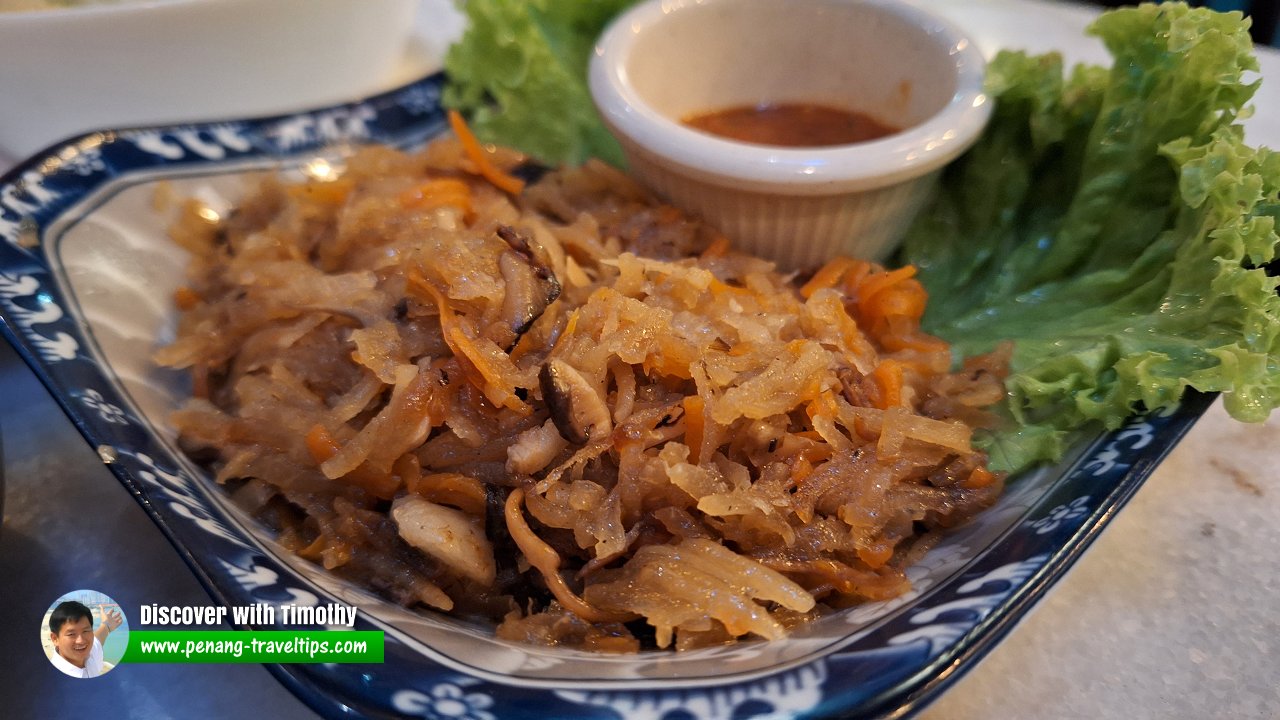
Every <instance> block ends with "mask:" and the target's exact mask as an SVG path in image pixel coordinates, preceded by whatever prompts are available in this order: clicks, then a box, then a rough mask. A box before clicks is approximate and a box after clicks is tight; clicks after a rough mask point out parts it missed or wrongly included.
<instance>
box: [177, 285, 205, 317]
mask: <svg viewBox="0 0 1280 720" xmlns="http://www.w3.org/2000/svg"><path fill="white" fill-rule="evenodd" d="M173 304H174V305H177V306H178V309H179V310H183V311H188V310H191V309H193V308H195V306H197V305H199V304H200V296H199V295H197V294H196V291H195V290H192V289H191V288H189V287H186V286H183V287H180V288H178V289H177V290H174V291H173Z"/></svg>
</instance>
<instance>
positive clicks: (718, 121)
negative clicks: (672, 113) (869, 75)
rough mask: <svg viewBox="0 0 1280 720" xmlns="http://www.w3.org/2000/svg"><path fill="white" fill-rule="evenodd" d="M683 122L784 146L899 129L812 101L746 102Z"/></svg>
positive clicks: (733, 136)
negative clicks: (758, 103)
mask: <svg viewBox="0 0 1280 720" xmlns="http://www.w3.org/2000/svg"><path fill="white" fill-rule="evenodd" d="M681 122H683V123H684V124H685V125H688V126H689V127H692V128H694V129H697V130H701V131H703V132H707V133H711V134H712V135H719V136H721V137H726V138H729V139H731V140H740V141H742V142H747V143H754V144H757V145H781V146H784V147H821V146H824V145H847V144H849V143H856V142H864V141H866V140H875V139H876V138H881V137H884V136H886V135H892V134H893V133H896V132H898V130H899V128H895V127H891V126H889V125H885V124H884V123H882V122H880V121H878V120H876V119H875V118H872V117H869V116H867V115H864V114H862V113H860V112H856V111H853V110H843V109H840V108H835V107H830V106H827V105H816V104H811V103H777V104H772V103H764V104H760V105H742V106H738V107H731V108H726V109H724V110H714V111H711V112H706V113H696V114H693V115H690V116H688V117H686V118H684V119H683V120H682V121H681Z"/></svg>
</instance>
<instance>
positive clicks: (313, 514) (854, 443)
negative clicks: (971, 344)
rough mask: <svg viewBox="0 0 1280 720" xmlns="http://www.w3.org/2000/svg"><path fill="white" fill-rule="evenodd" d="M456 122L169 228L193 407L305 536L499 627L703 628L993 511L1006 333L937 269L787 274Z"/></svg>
mask: <svg viewBox="0 0 1280 720" xmlns="http://www.w3.org/2000/svg"><path fill="white" fill-rule="evenodd" d="M455 129H457V130H458V131H459V132H458V135H457V137H452V136H451V137H450V138H447V139H443V140H439V141H436V142H435V143H433V144H432V145H430V146H429V147H427V148H425V149H424V150H422V151H419V152H416V153H412V154H406V153H402V152H400V151H398V150H393V149H389V148H382V147H369V148H365V149H362V150H360V151H359V152H358V153H357V154H355V155H354V156H353V157H351V158H350V159H349V160H348V161H347V162H346V166H345V168H344V169H343V171H342V172H341V174H339V175H338V176H337V177H336V178H325V179H316V178H310V179H304V180H299V181H296V182H289V181H286V180H284V179H282V178H280V177H270V178H267V179H265V180H263V181H262V182H261V184H260V186H259V187H257V188H256V190H254V191H253V192H252V193H251V194H249V195H248V197H246V198H245V199H244V200H243V202H242V203H241V204H240V205H239V206H238V207H237V208H236V209H235V211H234V212H232V213H229V214H225V215H224V216H223V217H219V218H216V219H214V220H210V219H209V218H210V217H211V215H210V213H208V212H207V208H202V207H200V205H199V204H198V203H196V202H194V201H192V202H189V203H188V205H187V206H186V207H185V208H184V211H183V214H182V217H181V219H180V220H179V221H178V222H177V224H176V225H175V226H174V228H173V233H172V234H173V236H174V239H175V240H176V241H177V242H178V243H180V244H181V245H182V246H183V247H184V248H186V249H187V250H189V251H190V252H191V254H192V261H191V266H190V271H189V277H188V279H187V281H186V285H185V286H184V287H183V288H181V289H180V290H179V291H178V292H177V293H176V297H175V300H176V303H177V305H178V307H179V308H180V310H181V311H182V312H181V319H180V326H179V329H178V334H177V339H176V341H175V342H174V343H173V344H171V345H169V346H168V347H166V348H164V349H163V350H162V351H161V352H160V353H159V357H158V360H159V362H160V363H161V364H163V365H166V366H170V367H177V368H187V369H189V370H190V373H191V376H192V379H193V381H192V386H193V391H192V394H193V397H192V399H191V400H190V401H189V402H188V403H187V404H186V406H185V407H184V408H183V409H182V410H180V411H178V412H177V413H176V415H175V417H174V423H175V425H176V427H177V429H178V431H179V432H180V436H181V442H182V444H183V447H184V449H186V450H187V451H188V452H190V453H191V454H192V455H193V456H194V457H195V458H197V459H198V460H199V461H201V462H203V463H206V464H208V466H209V467H210V468H211V470H212V472H213V473H215V474H216V479H217V481H218V482H219V483H223V484H224V485H225V486H226V488H227V489H228V491H229V492H231V493H232V496H233V497H234V499H235V500H236V501H237V502H238V503H239V504H240V505H241V506H243V507H245V508H247V509H248V510H249V511H251V512H252V513H253V514H254V515H255V516H256V517H258V518H259V519H261V520H262V521H263V522H264V523H265V524H267V525H268V526H270V527H271V528H273V529H274V530H275V531H276V532H277V533H278V535H277V536H278V539H279V541H280V542H281V543H282V544H283V545H285V546H287V547H288V548H290V549H292V550H294V551H295V552H297V553H298V554H299V555H300V556H302V557H304V558H307V559H309V560H313V561H315V562H317V563H321V564H323V566H324V567H326V568H328V569H330V570H332V571H334V572H336V573H339V574H340V575H342V576H344V577H346V578H349V579H352V580H353V581H356V582H358V583H360V584H362V585H364V586H367V587H369V588H372V589H373V590H375V591H377V592H378V593H380V594H382V595H384V596H385V597H387V598H389V599H390V600H393V601H395V602H398V603H401V604H403V605H406V606H416V607H422V608H432V609H435V610H438V611H446V612H448V613H450V614H452V615H454V616H456V617H459V618H461V619H464V620H468V621H482V622H486V623H489V624H490V625H491V626H493V625H496V634H497V636H498V637H501V638H505V639H513V640H519V641H525V642H530V643H538V644H548V645H563V646H568V647H576V648H583V649H589V650H599V651H610V652H629V651H636V650H641V649H646V648H654V647H658V648H667V647H672V646H674V647H675V648H678V649H686V648H693V647H701V646H706V645H711V644H719V643H725V642H731V641H734V640H735V639H739V638H744V637H746V636H758V637H761V638H768V639H773V638H779V637H782V636H783V635H784V634H785V632H786V628H787V627H790V626H793V625H794V624H796V623H799V622H803V621H805V620H808V619H812V618H814V617H817V616H819V615H821V614H823V613H825V612H830V611H831V610H833V609H837V608H842V607H847V606H850V605H853V604H857V603H860V602H864V601H868V600H881V599H886V598H890V597H894V596H896V595H899V594H901V593H902V592H904V591H905V590H906V589H907V588H908V581H907V579H906V577H905V574H904V569H905V568H906V567H907V566H908V565H909V564H910V563H911V562H913V560H915V559H916V558H918V557H919V556H920V555H921V554H923V552H924V551H925V550H927V549H928V547H929V546H930V545H931V543H932V542H934V541H935V539H936V538H937V535H938V533H939V531H940V530H942V529H944V528H947V527H951V526H954V525H956V524H958V523H962V522H964V521H965V520H967V519H969V518H971V517H972V516H973V515H974V514H976V513H978V512H980V511H981V510H982V509H984V508H986V507H988V506H990V505H991V504H992V503H993V502H995V500H996V498H997V497H998V495H999V493H1000V491H1001V487H1002V478H1001V477H1000V476H999V475H998V474H996V473H993V472H991V471H989V470H988V469H987V466H986V457H985V456H984V455H983V454H982V453H981V452H979V451H977V450H975V449H974V448H973V446H972V445H971V443H970V437H971V433H972V431H973V429H974V428H976V427H980V426H984V425H989V424H991V423H992V422H994V420H993V417H994V416H993V415H991V414H989V413H988V412H987V411H986V410H985V408H987V407H989V406H991V405H993V404H995V403H998V402H1000V401H1001V400H1002V399H1003V397H1004V387H1003V382H1002V379H1003V377H1004V376H1005V373H1006V370H1005V367H1006V364H1007V351H1005V350H1002V351H1000V352H996V353H993V354H991V355H987V356H982V357H978V358H972V359H969V360H967V361H966V362H965V363H964V365H963V367H961V368H959V369H955V368H953V365H952V356H951V353H950V350H949V347H948V346H947V344H946V343H944V342H942V341H941V340H939V339H937V338H935V337H932V336H929V335H926V334H924V333H923V332H922V331H921V330H920V327H919V319H920V317H921V314H922V313H923V311H924V307H925V300H926V295H925V291H924V290H923V288H922V287H921V285H920V284H919V282H917V281H916V280H915V279H914V278H913V277H912V276H913V274H914V268H911V267H904V268H900V269H896V270H885V269H884V268H881V267H878V266H876V265H874V264H871V263H868V262H863V261H858V260H852V259H847V258H837V259H834V260H832V261H831V262H830V263H828V264H827V265H826V266H825V267H823V268H821V269H819V270H817V271H816V272H814V273H811V274H805V275H802V276H799V277H797V276H792V275H786V274H782V273H779V272H778V271H776V270H775V269H774V267H773V265H772V264H771V263H769V262H767V261H764V260H761V259H758V258H755V257H750V256H747V255H744V254H740V253H736V252H734V251H733V250H732V249H731V247H730V243H729V241H728V240H726V239H725V238H724V237H722V236H720V235H719V234H718V233H716V232H715V231H714V230H713V229H712V228H710V227H707V226H705V225H703V224H700V223H699V222H697V221H696V220H694V219H691V218H689V217H686V216H684V215H682V214H681V213H680V212H678V211H676V210H674V209H673V208H671V207H669V206H666V205H663V204H661V203H659V202H657V201H655V200H654V199H652V198H651V197H649V196H648V195H647V194H646V193H645V192H643V191H642V190H641V189H639V188H638V187H637V186H636V185H635V184H633V183H632V182H631V181H630V180H629V179H628V178H626V177H625V176H624V175H623V174H621V173H620V172H618V171H617V170H614V169H612V168H609V167H607V166H605V165H603V164H600V163H597V162H589V163H587V164H586V165H584V166H582V167H580V168H573V169H563V170H557V171H553V172H550V173H547V174H546V175H544V176H543V177H542V178H541V179H539V180H538V181H537V182H536V183H534V184H531V185H530V186H528V187H524V183H523V182H522V181H521V180H519V179H518V178H517V177H515V176H514V175H513V174H512V171H514V170H517V169H518V166H520V163H521V162H522V158H521V157H520V156H519V155H518V154H516V153H514V152H513V151H509V150H505V149H502V148H496V149H494V148H482V147H480V146H479V145H478V144H476V143H475V141H474V139H473V138H471V137H470V136H469V134H468V133H467V131H466V128H465V127H463V126H460V125H459V126H458V127H457V128H455ZM202 211H203V212H202ZM802 241H803V238H797V242H802Z"/></svg>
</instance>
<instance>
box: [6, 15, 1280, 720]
mask: <svg viewBox="0 0 1280 720" xmlns="http://www.w3.org/2000/svg"><path fill="white" fill-rule="evenodd" d="M423 2H424V8H423V13H422V17H421V18H420V20H419V29H420V31H421V32H420V33H419V35H420V37H419V39H418V41H417V43H416V44H415V46H414V47H413V48H411V51H410V53H408V54H407V56H406V62H405V66H404V67H402V68H401V69H400V72H402V73H404V74H405V75H406V76H412V74H413V73H415V72H421V71H423V70H427V69H430V64H431V63H432V62H433V60H434V58H436V57H438V54H439V49H440V48H441V47H442V46H443V42H445V40H443V38H447V37H448V36H449V34H450V33H454V32H456V30H457V27H458V26H457V21H456V17H454V16H451V15H443V14H440V13H441V8H442V7H443V6H444V5H445V4H446V3H445V2H441V0H423ZM923 4H927V5H930V6H932V7H937V8H939V9H941V10H942V11H943V12H944V13H946V14H948V15H950V16H951V17H952V18H953V19H954V20H955V21H956V22H957V23H959V24H961V25H963V26H965V27H966V28H967V29H969V30H970V32H971V33H972V34H973V35H974V36H975V37H976V38H977V41H978V43H979V44H980V45H981V47H982V48H983V49H984V50H986V51H988V52H991V51H994V49H996V48H999V47H1023V48H1027V49H1030V50H1034V51H1044V50H1050V49H1058V50H1061V51H1063V52H1064V54H1065V55H1066V56H1067V57H1068V59H1071V60H1101V59H1103V58H1104V57H1105V55H1104V54H1103V52H1102V49H1101V48H1100V46H1098V45H1097V44H1096V42H1095V41H1092V40H1087V39H1085V36H1084V35H1083V28H1084V27H1085V25H1087V23H1088V21H1089V19H1090V18H1091V17H1092V16H1093V15H1094V14H1095V13H1096V10H1095V9H1093V8H1089V7H1086V6H1082V5H1073V4H1068V3H1054V2H1045V1H1043V0H932V1H931V2H924V3H923ZM1261 55H1262V62H1263V75H1264V77H1267V78H1272V79H1274V83H1275V85H1274V86H1271V87H1268V86H1267V85H1265V83H1264V86H1263V90H1262V91H1261V92H1260V94H1259V96H1258V98H1257V103H1256V104H1257V106H1258V113H1257V115H1256V116H1255V117H1254V118H1252V119H1251V120H1250V124H1249V126H1248V132H1249V135H1250V139H1251V140H1252V141H1254V142H1257V143H1263V144H1268V145H1271V146H1273V147H1276V146H1280V53H1275V52H1272V51H1263V52H1262V53H1261ZM54 139H56V138H50V140H54ZM11 161H12V159H9V160H8V161H6V160H5V159H4V158H3V157H2V156H0V168H2V167H4V166H6V165H7V164H8V162H11ZM0 441H2V442H3V450H4V452H3V454H2V456H0V457H2V460H0V471H2V474H0V477H2V478H3V480H4V483H5V486H4V506H3V512H4V523H3V527H2V528H0V608H2V609H3V612H4V622H2V623H0V647H3V648H4V650H5V668H6V672H4V673H2V674H0V708H3V710H0V715H2V716H4V717H11V718H22V719H25V718H71V717H99V718H138V719H142V718H146V719H147V720H156V719H160V718H170V717H173V718H195V717H200V718H222V717H237V716H244V715H248V716H253V717H270V718H275V719H277V720H290V719H294V718H299V719H301V718H314V717H315V715H314V714H313V713H312V712H311V711H310V710H308V709H307V708H306V707H305V706H304V705H302V704H301V703H300V702H299V701H298V700H296V699H295V698H294V697H293V696H292V695H291V694H290V693H289V692H288V691H287V690H286V689H285V688H284V687H283V686H281V685H279V684H278V683H277V682H276V681H275V679H274V678H273V677H272V676H271V675H270V674H269V673H268V672H267V671H266V670H265V669H264V668H262V667H261V666H257V665H212V666H199V665H138V666H133V667H131V668H130V671H129V672H128V673H118V674H116V675H114V676H113V677H112V682H86V683H79V682H76V683H68V682H65V681H64V679H63V677H62V676H61V675H59V674H58V673H57V672H56V671H55V670H54V669H53V668H52V667H51V666H50V665H49V664H48V663H47V662H45V660H44V658H43V657H41V654H40V651H39V649H38V648H39V637H38V632H37V629H36V625H37V624H38V618H40V617H41V616H42V615H43V613H44V611H45V609H46V608H47V607H48V605H49V603H50V602H51V601H52V600H53V599H54V598H55V597H57V596H58V595H60V594H61V593H63V592H65V591H66V590H68V589H72V588H82V587H86V588H99V589H104V590H106V589H108V588H109V589H110V594H112V595H113V597H114V598H115V599H116V600H117V601H119V602H120V603H121V604H122V605H123V606H125V607H130V606H133V607H137V606H138V605H140V604H143V603H147V602H154V601H155V599H156V598H163V599H164V601H165V603H166V604H173V605H200V604H205V603H206V602H207V600H208V598H207V595H205V593H204V591H203V589H202V588H201V587H200V585H199V584H198V583H197V582H196V580H195V578H194V576H193V575H192V574H191V572H190V570H189V569H188V568H187V567H186V566H185V565H184V564H183V562H182V561H181V560H180V559H179V557H178V555H177V554H176V553H175V552H174V551H173V550H172V548H171V547H170V546H169V545H168V543H167V542H166V541H165V539H164V538H163V537H162V535H161V534H160V532H159V531H158V530H157V529H156V527H155V526H154V525H153V524H152V523H151V521H150V520H149V519H148V518H147V516H146V515H145V513H144V512H143V511H142V509H141V508H140V507H139V506H138V505H137V503H136V502H134V500H133V498H132V497H130V495H129V494H128V493H127V492H126V491H125V490H124V489H123V488H122V486H121V485H120V484H119V483H118V482H117V481H116V480H115V479H114V478H113V477H112V475H111V474H110V473H109V472H108V471H107V470H106V469H105V468H104V467H103V466H102V465H101V463H100V462H99V461H98V458H97V457H96V455H95V454H94V453H93V452H92V451H91V450H90V449H89V447H88V446H87V445H86V444H85V443H84V442H83V440H82V439H81V438H80V436H79V435H78V434H77V433H76V431H75V429H74V428H73V427H72V425H71V424H70V423H69V422H68V421H67V420H66V418H65V417H64V416H63V415H62V413H61V412H60V411H59V410H58V408H57V406H56V405H55V404H54V402H53V401H52V399H51V398H50V397H49V395H48V394H47V393H46V392H45V390H44V389H43V387H42V386H41V385H40V384H39V382H38V381H37V380H36V379H35V376H34V375H32V373H31V372H30V371H29V370H28V369H27V368H26V366H25V365H23V364H22V362H21V361H20V360H19V359H18V358H17V356H16V355H15V354H14V353H13V351H12V350H11V349H10V348H8V346H7V345H4V344H2V343H0ZM1277 524H1280V415H1276V416H1273V417H1272V419H1271V420H1270V421H1268V422H1267V423H1264V424H1259V425H1244V424H1241V423H1237V422H1235V421H1233V420H1231V419H1230V418H1229V417H1228V416H1227V415H1226V413H1225V412H1224V411H1223V409H1222V407H1221V403H1217V404H1215V405H1214V406H1213V408H1212V409H1211V410H1210V411H1209V412H1208V413H1207V414H1206V415H1205V417H1204V418H1203V419H1202V420H1201V421H1200V422H1199V423H1198V424H1197V425H1196V426H1195V428H1194V429H1193V430H1192V431H1191V433H1190V434H1189V435H1188V436H1187V437H1186V439H1185V440H1183V442H1182V443H1181V444H1180V445H1179V446H1178V447H1177V448H1176V449H1175V450H1174V452H1173V453H1172V454H1171V455H1170V456H1169V458H1168V459H1167V460H1166V461H1165V462H1164V464H1162V465H1161V466H1160V467H1159V469H1157V470H1156V472H1155V473H1154V474H1153V475H1152V476H1151V478H1150V479H1149V480H1148V481H1147V483H1146V484H1145V485H1144V487H1143V488H1142V489H1141V490H1140V491H1139V492H1138V493H1137V495H1136V496H1135V497H1134V499H1133V500H1132V501H1131V502H1130V503H1129V504H1128V505H1127V506H1126V507H1125V508H1124V510H1123V511H1121V512H1120V513H1119V514H1118V515H1117V516H1116V518H1115V519H1114V521H1113V522H1112V523H1111V525H1110V526H1109V527H1108V528H1107V530H1106V531H1105V532H1104V533H1103V534H1102V536H1101V537H1100V538H1099V539H1098V540H1097V542H1096V543H1095V544H1094V545H1093V546H1092V547H1091V549H1090V550H1089V551H1088V552H1087V553H1086V554H1085V555H1084V556H1083V557H1082V558H1081V559H1080V560H1079V562H1078V563H1077V564H1076V565H1075V567H1074V568H1073V569H1072V570H1071V571H1070V572H1069V573H1068V574H1067V575H1066V576H1065V577H1064V578H1063V579H1062V580H1061V581H1060V582H1059V583H1058V584H1057V585H1056V586H1055V587H1054V588H1053V589H1052V590H1051V591H1050V592H1049V593H1048V595H1047V596H1046V597H1045V598H1044V599H1043V600H1041V601H1040V603H1039V604H1038V605H1037V606H1036V607H1035V608H1034V609H1033V610H1032V611H1031V612H1030V613H1029V614H1028V615H1027V616H1026V617H1025V618H1024V619H1023V620H1022V621H1021V622H1020V623H1019V624H1018V625H1017V626H1016V627H1015V628H1014V629H1013V631H1012V632H1010V633H1009V635H1008V636H1007V637H1006V638H1005V639H1004V640H1003V641H1002V642H1001V643H1000V644H999V645H998V646H997V647H996V648H995V649H994V650H993V651H992V652H991V653H990V654H989V655H988V656H987V657H986V658H984V659H983V660H982V661H981V662H979V663H978V664H977V665H976V666H974V667H973V668H972V669H970V670H969V671H968V672H967V673H966V674H965V675H964V676H963V677H962V678H960V679H959V680H958V681H957V682H956V683H955V684H954V685H952V687H951V688H950V689H948V690H947V691H946V692H945V693H944V694H942V695H941V696H940V697H939V698H938V699H937V700H936V701H934V702H933V703H932V704H931V705H929V706H928V707H927V708H925V709H924V710H923V711H922V712H921V713H920V714H919V715H918V717H919V718H921V720H968V719H970V718H973V719H976V718H1011V719H1012V718H1029V717H1035V718H1039V719H1041V720H1050V719H1056V718H1062V719H1064V720H1066V719H1073V718H1099V719H1111V718H1116V719H1120V718H1124V719H1126V720H1129V719H1134V720H1140V719H1145V718H1153V719H1154V718H1162V719H1163V718H1186V719H1187V720H1192V719H1194V720H1202V719H1209V718H1257V719H1258V720H1263V719H1268V718H1280V531H1277Z"/></svg>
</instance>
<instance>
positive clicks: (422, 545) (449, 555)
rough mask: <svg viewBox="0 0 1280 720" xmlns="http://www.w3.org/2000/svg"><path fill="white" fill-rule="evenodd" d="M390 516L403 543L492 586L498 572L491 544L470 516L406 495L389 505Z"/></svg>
mask: <svg viewBox="0 0 1280 720" xmlns="http://www.w3.org/2000/svg"><path fill="white" fill-rule="evenodd" d="M391 517H392V519H394V520H395V522H396V528H397V529H398V530H399V533H400V537H401V538H404V541H405V542H407V543H409V544H410V545H412V546H414V547H415V548H417V549H419V550H421V551H422V552H424V553H426V554H427V555H430V556H431V557H433V558H435V559H436V560H439V561H440V563H441V564H443V565H444V566H445V567H447V568H448V569H449V570H452V571H453V572H454V573H456V574H458V575H460V576H462V577H465V578H468V579H470V580H473V581H475V582H476V583H479V584H480V585H483V586H485V587H490V586H492V585H493V581H494V578H495V577H496V575H497V564H496V563H495V561H494V558H493V546H492V545H491V544H490V543H489V539H488V538H486V537H485V534H484V530H483V529H481V527H480V524H479V522H477V521H476V520H473V519H472V518H471V516H469V515H467V514H466V513H464V512H462V511H460V510H454V509H453V508H451V507H445V506H444V505H437V504H435V503H433V502H430V501H429V500H424V499H423V498H421V497H419V496H417V495H406V496H404V497H401V498H399V499H398V500H396V501H395V502H394V503H392V504H391Z"/></svg>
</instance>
